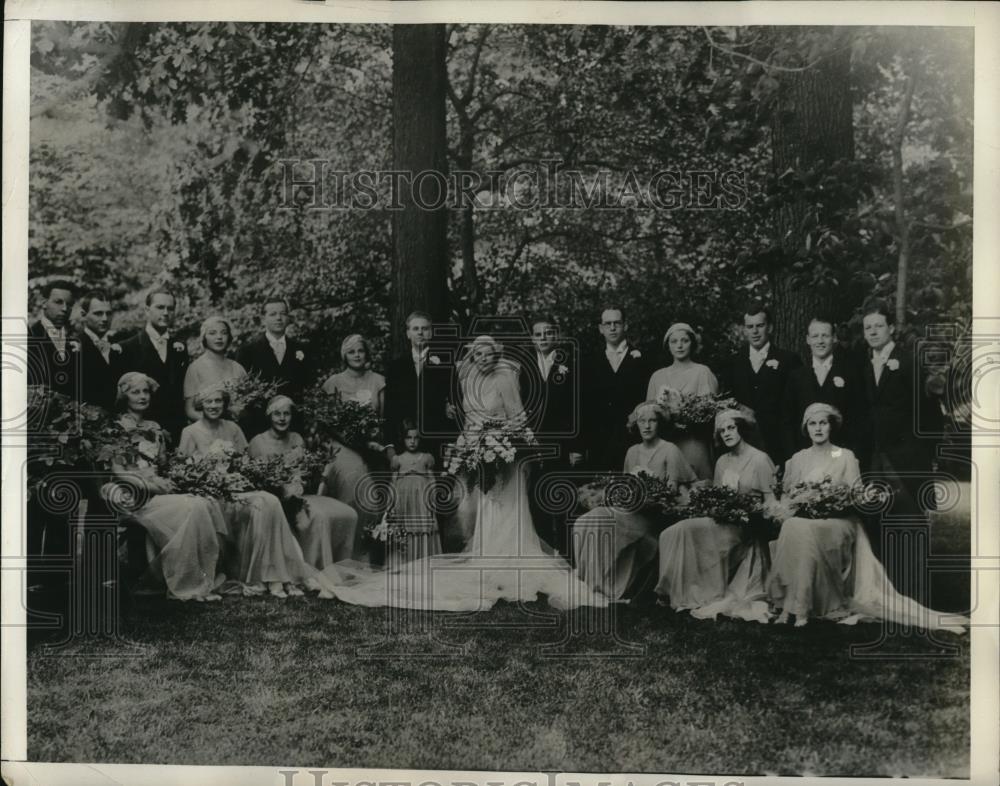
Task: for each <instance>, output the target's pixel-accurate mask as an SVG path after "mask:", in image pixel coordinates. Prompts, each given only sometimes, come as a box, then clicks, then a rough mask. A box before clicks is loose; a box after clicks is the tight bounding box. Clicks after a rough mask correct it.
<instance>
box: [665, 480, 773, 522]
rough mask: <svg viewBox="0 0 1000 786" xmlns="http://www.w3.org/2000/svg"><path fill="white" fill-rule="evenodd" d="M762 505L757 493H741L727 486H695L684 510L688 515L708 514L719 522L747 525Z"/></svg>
mask: <svg viewBox="0 0 1000 786" xmlns="http://www.w3.org/2000/svg"><path fill="white" fill-rule="evenodd" d="M762 507H763V503H762V500H761V497H760V495H758V494H754V493H741V492H739V491H737V490H736V489H733V488H730V487H729V486H695V487H694V488H693V489H691V494H690V496H689V498H688V503H687V505H685V506H684V512H685V514H686V515H688V516H709V517H711V518H713V519H715V520H716V522H718V523H720V524H736V525H738V526H741V527H748V526H750V524H751V523H752V521H753V519H754V517H755V515H756V514H758V513H760V512H761V509H762Z"/></svg>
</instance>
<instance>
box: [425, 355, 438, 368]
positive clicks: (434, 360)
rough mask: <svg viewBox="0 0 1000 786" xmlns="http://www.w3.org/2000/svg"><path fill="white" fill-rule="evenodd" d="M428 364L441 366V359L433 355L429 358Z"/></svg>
mask: <svg viewBox="0 0 1000 786" xmlns="http://www.w3.org/2000/svg"><path fill="white" fill-rule="evenodd" d="M427 362H428V363H430V364H431V365H432V366H440V365H441V358H439V357H438V356H437V355H431V356H430V357H429V358H427Z"/></svg>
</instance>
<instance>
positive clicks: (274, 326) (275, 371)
mask: <svg viewBox="0 0 1000 786" xmlns="http://www.w3.org/2000/svg"><path fill="white" fill-rule="evenodd" d="M261 322H262V323H263V325H264V332H263V333H261V334H260V335H259V336H257V337H256V338H255V339H253V340H252V341H248V342H247V343H246V344H244V345H243V346H242V347H240V350H239V352H238V353H237V354H236V360H237V361H238V362H239V363H240V365H242V366H243V368H245V369H246V370H247V373H248V374H259V375H260V378H261V379H262V380H264V381H265V382H277V383H278V385H279V391H280V392H281V393H282V394H283V395H285V396H288V397H289V398H291V399H292V401H294V402H295V403H296V404H301V403H302V394H303V393H304V392H305V390H306V389H307V388H308V387H309V385H310V384H312V383H313V382H315V381H316V380H315V379H313V374H314V371H313V365H312V353H311V352H309V351H307V348H306V346H305V345H304V344H303V343H302V342H300V341H298V340H296V339H294V338H292V337H290V336H288V335H287V330H288V325H289V324H290V315H289V307H288V301H287V300H285V299H284V298H277V297H275V298H271V299H270V300H266V301H264V304H263V306H262V307H261ZM299 418H300V415H299V413H298V412H296V414H295V416H294V419H293V428H301V424H300V423H299ZM248 425H249V426H250V430H251V431H254V433H256V432H257V431H263V430H264V429H265V428H267V426H268V425H269V424H268V423H267V422H266V421H265V420H260V422H258V423H254V424H248Z"/></svg>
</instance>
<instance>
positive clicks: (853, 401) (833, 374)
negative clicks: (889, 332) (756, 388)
mask: <svg viewBox="0 0 1000 786" xmlns="http://www.w3.org/2000/svg"><path fill="white" fill-rule="evenodd" d="M806 344H808V345H809V351H810V354H811V362H810V363H809V364H808V365H804V366H799V367H798V368H796V369H793V370H792V372H791V373H790V374H789V375H788V383H787V385H786V387H785V395H784V399H783V401H782V404H781V409H782V410H783V411H784V414H785V418H786V420H785V436H786V444H785V454H786V455H787V456H791V455H792V454H793V453H795V452H796V451H798V450H801V449H802V448H806V447H809V445H810V441H809V438H808V437H806V436H805V435H804V434H803V433H802V428H801V426H802V415H803V413H804V412H805V411H806V407H808V406H809V405H810V404H813V403H815V402H817V401H821V402H823V403H824V404H830V405H831V406H834V407H836V408H837V409H839V410H840V414H841V415H842V416H843V418H844V425H843V427H842V429H841V433H840V434H836V435H834V440H835V441H836V442H837V444H838V445H843V446H844V447H847V448H850V449H851V450H852V451H854V453H855V455H857V454H858V452H859V443H860V442H861V438H862V433H863V429H864V422H863V420H864V418H863V415H862V413H863V412H864V408H865V398H864V382H863V380H862V377H861V374H860V373H859V372H858V368H857V365H856V364H855V363H854V362H852V358H851V357H850V356H848V355H847V354H846V353H844V352H841V351H839V349H838V348H837V339H836V336H835V334H834V328H833V320H832V319H830V318H829V317H827V316H824V315H817V316H814V317H813V318H812V320H810V322H809V328H808V332H807V334H806Z"/></svg>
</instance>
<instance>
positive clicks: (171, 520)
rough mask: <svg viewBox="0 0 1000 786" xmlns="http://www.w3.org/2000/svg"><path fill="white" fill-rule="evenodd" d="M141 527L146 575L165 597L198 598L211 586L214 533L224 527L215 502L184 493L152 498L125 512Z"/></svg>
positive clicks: (216, 557) (215, 560)
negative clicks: (161, 585) (159, 582)
mask: <svg viewBox="0 0 1000 786" xmlns="http://www.w3.org/2000/svg"><path fill="white" fill-rule="evenodd" d="M131 518H132V519H133V520H135V521H136V522H138V524H139V525H141V526H142V527H143V529H145V530H146V536H147V539H146V546H147V553H148V555H149V572H150V575H151V576H154V577H155V578H157V579H159V580H162V582H163V583H164V584H166V586H167V592H168V593H169V595H170V596H171V597H174V598H179V599H180V600H189V599H191V598H199V597H204V596H205V595H208V594H209V593H211V592H212V590H213V589H214V588H215V585H216V570H217V566H218V562H219V553H220V538H224V537H226V536H228V534H229V529H228V527H227V526H226V521H225V519H224V518H223V516H222V514H221V512H220V510H219V507H218V505H216V504H214V503H213V502H211V501H210V500H206V499H203V498H201V497H195V496H192V495H190V494H162V495H158V496H155V497H153V498H152V499H150V500H149V501H148V502H147V503H146V504H145V505H143V506H142V507H141V508H139V509H138V510H136V511H134V512H133V513H132V514H131Z"/></svg>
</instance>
